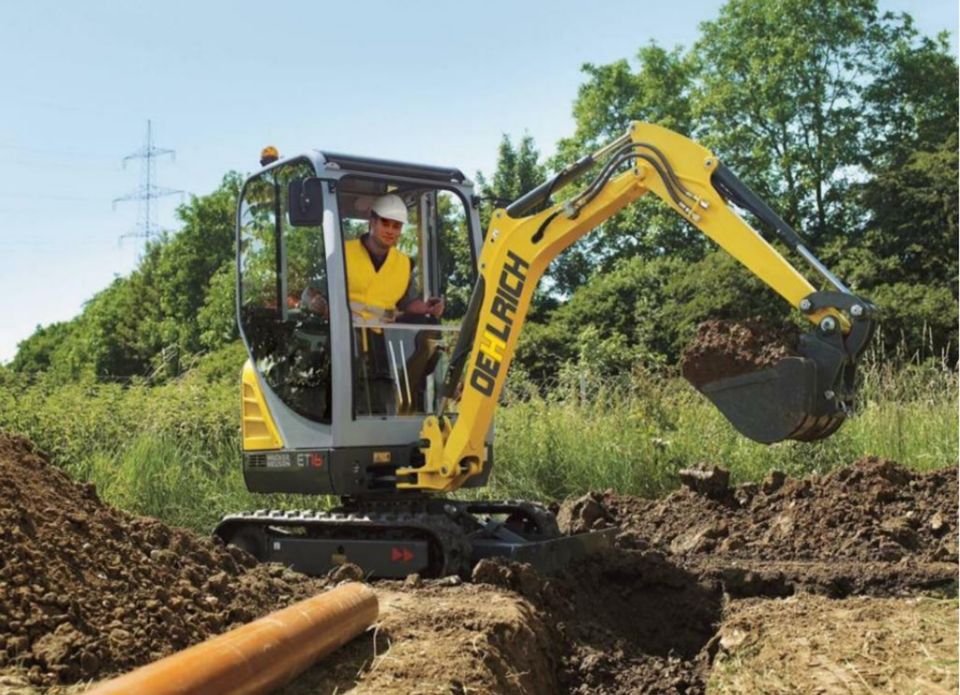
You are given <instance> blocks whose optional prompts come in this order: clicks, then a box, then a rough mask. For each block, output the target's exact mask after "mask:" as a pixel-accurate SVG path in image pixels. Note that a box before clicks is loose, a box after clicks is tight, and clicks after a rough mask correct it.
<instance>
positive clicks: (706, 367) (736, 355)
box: [680, 318, 800, 389]
mask: <svg viewBox="0 0 960 695" xmlns="http://www.w3.org/2000/svg"><path fill="white" fill-rule="evenodd" d="M799 342H800V329H799V328H797V327H796V326H795V325H793V324H772V323H770V322H769V321H766V320H764V319H760V318H756V319H748V320H746V321H724V320H711V321H705V322H704V323H701V324H700V325H699V326H698V327H697V334H696V336H695V337H694V339H693V340H692V341H691V342H690V344H689V345H687V347H686V348H685V349H684V351H683V354H682V355H681V357H680V371H681V373H682V374H683V377H684V378H685V379H686V380H687V381H689V382H690V383H691V384H693V385H694V386H695V387H696V388H698V389H699V388H701V387H702V386H704V385H705V384H708V383H710V382H712V381H717V380H718V379H724V378H729V377H734V376H741V375H743V374H749V373H751V372H756V371H759V370H761V369H765V368H767V367H771V366H773V365H775V364H776V363H777V362H779V361H780V360H782V359H783V358H784V357H792V356H796V355H797V354H798V353H797V346H798V345H799Z"/></svg>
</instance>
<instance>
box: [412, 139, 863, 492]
mask: <svg viewBox="0 0 960 695" xmlns="http://www.w3.org/2000/svg"><path fill="white" fill-rule="evenodd" d="M601 162H602V164H601ZM596 165H599V166H600V173H599V174H598V175H597V177H596V178H595V179H594V180H593V181H592V182H591V183H590V184H588V185H587V186H586V188H584V189H583V190H582V191H581V192H580V193H578V194H577V195H575V196H574V197H573V198H571V199H570V200H567V201H564V202H563V203H560V204H550V202H551V201H550V195H551V194H552V193H554V192H556V190H558V189H559V188H561V187H562V186H564V185H565V184H567V183H569V182H570V181H572V180H573V179H575V178H576V177H577V176H579V175H581V174H582V173H584V172H585V171H587V170H588V169H590V168H591V167H594V166H596ZM647 192H652V193H654V194H656V195H657V196H658V197H659V198H661V199H662V200H663V201H664V202H666V203H667V204H668V205H669V206H670V207H671V208H672V209H673V210H674V211H676V212H677V213H678V214H680V215H681V216H682V217H684V219H686V220H687V221H689V222H690V223H691V224H693V225H695V226H696V227H697V228H699V229H700V230H701V231H702V232H703V233H704V234H706V235H707V236H709V237H710V238H711V239H713V240H714V241H715V242H717V243H718V244H719V245H720V246H721V247H722V248H723V249H724V250H726V251H727V252H728V253H730V254H731V255H732V256H734V257H735V258H736V259H737V260H739V261H740V262H741V263H742V264H743V265H745V266H746V267H747V268H748V269H749V270H750V271H751V272H752V273H754V274H755V275H757V276H758V277H759V278H760V279H761V280H763V281H764V282H765V283H766V284H767V285H768V286H769V287H771V288H772V289H773V290H775V291H776V292H777V293H779V294H780V295H781V296H782V297H783V298H784V299H786V300H787V301H788V302H789V303H790V304H791V305H792V306H794V307H797V308H799V309H801V310H802V311H804V313H805V314H806V315H807V317H808V319H809V320H810V321H811V322H813V323H814V324H817V325H818V326H819V329H818V330H819V331H820V332H821V333H822V335H821V336H820V339H821V342H823V344H824V346H825V347H822V349H823V350H833V351H834V352H835V353H836V355H828V357H829V359H831V360H833V362H835V363H836V370H840V369H841V368H843V367H846V366H848V363H850V366H852V361H853V359H854V358H855V357H856V356H857V355H858V354H859V351H860V350H862V348H863V346H864V344H865V342H866V340H867V339H868V337H869V334H870V332H871V331H872V325H873V324H872V320H871V319H870V316H871V315H872V306H871V305H869V303H867V302H863V301H862V300H859V299H858V298H856V297H854V296H853V295H851V294H850V293H849V291H848V290H847V289H846V288H845V287H844V286H843V285H842V284H841V283H840V282H839V280H837V279H836V278H835V277H833V276H832V275H831V274H830V273H829V271H827V270H826V269H825V268H824V267H823V266H822V264H820V263H819V261H817V260H816V258H815V257H813V255H812V254H811V253H810V252H809V251H808V250H807V249H806V248H805V247H804V246H803V245H802V244H801V243H800V240H799V237H797V235H796V234H795V233H794V232H793V230H792V229H790V228H789V227H788V226H787V225H786V223H784V222H783V221H782V220H780V218H779V217H777V216H776V214H775V213H773V212H772V211H771V210H770V209H769V208H767V207H766V206H765V205H764V204H763V203H762V201H759V199H757V198H756V196H754V195H753V194H752V193H751V192H750V191H749V189H747V188H746V187H745V186H743V185H742V184H740V182H739V181H738V180H737V179H736V177H734V176H733V175H732V174H731V173H730V172H729V171H727V170H726V169H724V168H723V167H721V166H720V164H719V162H718V160H717V158H716V157H715V156H714V155H713V153H711V152H710V151H709V150H707V149H706V148H704V147H702V146H701V145H699V144H697V143H695V142H693V141H692V140H689V139H688V138H686V137H683V136H682V135H680V134H678V133H674V132H672V131H670V130H667V129H666V128H661V127H659V126H656V125H651V124H644V123H634V124H632V125H631V127H630V130H629V131H628V133H627V134H626V135H624V136H622V137H621V138H619V139H617V140H616V141H614V142H613V143H611V144H609V145H607V146H605V147H603V148H601V149H600V150H598V151H597V152H595V153H594V154H593V155H590V156H587V157H584V158H582V159H580V160H579V161H577V162H575V163H574V164H572V165H570V166H569V167H567V168H566V169H564V170H563V171H561V172H560V173H559V174H557V175H556V176H555V177H554V178H553V179H551V180H550V181H548V182H546V183H545V184H543V185H542V186H539V187H538V188H536V189H534V190H533V191H530V192H529V193H528V194H526V195H524V196H523V197H521V198H520V199H518V200H517V201H515V202H514V203H512V204H511V205H509V206H508V207H507V208H506V209H502V210H497V211H495V212H494V215H493V218H492V221H491V223H490V228H489V230H488V232H487V235H486V237H485V239H484V244H483V247H482V249H481V253H480V258H479V264H478V265H479V277H478V280H477V284H476V286H475V287H474V292H473V295H472V297H471V300H470V304H469V307H468V309H467V313H466V316H465V317H464V320H463V326H462V331H461V334H460V338H459V340H458V343H457V346H456V347H455V348H454V353H453V355H452V356H451V366H450V368H449V369H448V372H447V378H446V381H445V383H444V387H443V391H442V395H443V396H444V397H446V398H449V397H452V396H453V394H455V393H456V392H457V389H458V387H459V386H460V382H461V376H462V389H463V390H462V398H461V401H460V407H459V413H460V414H459V416H458V418H457V420H456V422H455V423H451V422H450V420H449V419H448V418H446V417H445V416H444V415H443V411H442V408H441V410H440V412H439V413H438V415H437V416H436V417H428V418H427V419H426V420H425V421H424V425H423V428H422V430H421V450H422V451H423V452H424V456H425V464H424V465H423V466H421V467H418V468H415V469H414V468H411V469H401V471H399V473H400V474H401V475H409V476H410V477H411V478H412V479H413V482H411V483H400V484H399V487H416V488H421V489H436V490H452V489H457V488H458V487H460V486H461V485H462V484H463V482H464V481H465V480H466V479H467V478H469V477H470V476H472V475H477V474H479V473H480V472H482V470H483V466H484V463H485V457H486V455H485V435H486V433H487V432H488V430H489V427H490V424H491V422H492V420H493V414H494V411H495V409H496V406H497V401H498V398H499V396H500V392H501V390H502V389H503V385H504V382H505V380H506V372H507V369H508V368H509V366H510V362H511V360H512V358H513V355H514V352H515V349H516V344H517V339H518V336H519V333H520V330H521V327H522V325H523V322H524V320H525V318H526V316H527V312H528V310H529V306H530V301H531V299H532V296H533V292H534V289H535V287H536V284H537V282H538V281H539V279H540V277H541V276H542V275H543V273H544V272H545V270H546V268H547V266H548V265H549V264H550V262H551V261H552V260H553V259H554V258H556V256H557V255H558V254H559V253H560V252H561V251H563V250H564V249H566V248H567V247H568V246H570V245H571V244H573V243H574V242H575V241H577V239H579V238H581V237H582V236H583V235H585V234H586V233H587V232H589V231H590V230H592V229H593V228H595V227H596V226H597V225H599V224H601V223H602V222H604V221H605V220H607V219H609V218H610V217H611V216H612V215H614V214H616V213H617V212H619V211H620V210H621V209H622V208H624V207H625V206H627V205H628V204H630V203H631V202H632V201H634V200H636V199H637V198H639V197H640V196H642V195H643V194H645V193H647ZM727 201H730V202H733V203H735V204H737V205H738V206H740V207H742V208H744V209H747V210H749V211H750V212H752V213H753V214H755V215H756V216H757V217H758V218H759V219H760V220H761V221H763V222H764V223H765V224H768V225H770V226H772V227H773V229H774V231H776V233H777V234H778V235H779V236H780V237H781V239H783V240H784V241H785V242H786V243H787V244H788V246H790V248H791V249H793V250H794V251H796V252H797V253H799V254H800V255H801V256H803V257H804V258H805V259H806V260H807V261H808V262H809V263H810V264H811V265H812V266H813V267H814V268H815V269H816V270H817V271H818V272H819V273H820V275H822V276H823V277H824V278H825V279H826V280H827V281H828V282H830V284H831V285H833V288H834V291H833V292H817V291H816V289H815V288H814V286H813V285H812V284H811V283H810V282H808V281H807V280H806V279H805V278H804V277H803V276H802V275H801V274H800V273H799V272H798V271H797V269H796V268H794V267H793V266H792V265H791V264H790V263H788V262H787V261H786V259H784V258H783V256H781V255H780V253H779V252H778V251H777V250H776V249H775V248H774V247H773V246H771V245H770V244H769V243H768V242H767V241H765V240H764V239H763V237H761V236H760V235H759V234H758V233H757V232H756V231H755V230H754V229H753V228H751V227H750V225H749V224H747V223H746V222H745V221H744V220H743V218H741V217H740V216H739V215H738V214H737V212H736V211H735V210H734V209H733V208H732V207H730V206H728V205H727ZM544 205H546V206H547V207H546V209H543V210H541V211H540V212H534V213H532V214H531V211H533V210H536V209H537V208H541V207H543V206H544ZM840 309H844V310H845V311H847V313H848V314H849V315H850V316H854V317H858V319H857V323H858V326H857V327H856V331H854V332H853V333H852V334H851V322H850V320H849V318H848V316H847V315H845V314H844V313H843V312H841V311H840ZM861 319H862V320H861ZM848 334H851V335H850V341H851V344H850V346H848V345H846V344H845V343H844V341H845V340H846V339H847V336H848ZM828 343H829V344H828ZM820 348H821V346H819V345H818V349H820ZM833 362H832V363H831V364H833ZM831 368H832V367H831ZM847 373H848V374H852V369H849V370H847ZM831 378H833V377H831ZM832 388H833V387H832V386H830V387H828V388H827V389H826V390H824V391H821V393H820V394H814V395H815V396H816V397H817V398H821V399H822V398H824V397H829V399H831V400H832V399H834V397H835V394H834V391H833V390H831V389H832ZM824 394H826V395H824ZM840 405H843V404H840ZM798 407H800V408H801V410H802V409H803V408H805V407H807V405H806V404H804V403H801V404H800V405H799V406H798ZM826 424H829V423H819V425H817V426H819V427H821V429H820V430H818V432H823V431H826V430H827V429H829V428H827V427H826ZM834 429H835V427H834ZM829 431H832V430H829ZM811 438H815V437H811Z"/></svg>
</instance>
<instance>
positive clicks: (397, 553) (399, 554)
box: [390, 548, 413, 562]
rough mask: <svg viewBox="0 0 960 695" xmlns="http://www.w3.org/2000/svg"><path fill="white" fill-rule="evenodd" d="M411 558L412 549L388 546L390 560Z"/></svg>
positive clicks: (397, 560)
mask: <svg viewBox="0 0 960 695" xmlns="http://www.w3.org/2000/svg"><path fill="white" fill-rule="evenodd" d="M412 559H413V551H412V550H410V549H409V548H390V561H391V562H410V561H411V560H412Z"/></svg>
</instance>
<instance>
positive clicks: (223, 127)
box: [0, 0, 958, 361]
mask: <svg viewBox="0 0 960 695" xmlns="http://www.w3.org/2000/svg"><path fill="white" fill-rule="evenodd" d="M721 5H722V2H719V1H713V0H689V1H687V2H673V3H654V2H641V1H640V0H634V1H632V2H626V1H622V0H607V1H601V2H586V1H583V2H575V1H573V0H552V1H546V0H544V1H538V2H525V3H524V2H518V1H516V0H514V1H513V2H506V1H503V0H488V1H487V2H485V3H469V4H467V3H460V4H456V5H455V4H453V3H440V2H416V1H412V0H411V1H410V2H406V3H389V2H381V1H372V0H368V1H367V2H364V3H357V4H353V3H332V2H319V1H317V0H313V1H311V2H277V3H262V2H256V3H254V2H246V1H243V0H234V1H232V2H219V1H218V2H197V1H196V0H195V1H194V2H179V1H173V2H166V3H145V2H136V1H133V0H126V1H125V2H119V1H117V2H106V1H97V0H89V1H88V2H84V3H64V2H49V1H47V0H34V1H32V2H29V3H28V2H20V3H15V2H13V1H12V0H2V5H0V8H2V9H0V84H2V85H3V88H4V98H3V105H2V108H0V157H2V158H3V163H4V166H3V167H2V168H0V258H2V259H3V260H2V263H3V271H4V272H2V273H0V311H2V315H3V317H4V320H3V321H2V322H0V361H5V360H8V359H10V358H11V357H12V356H13V355H14V354H15V352H16V344H17V342H18V341H20V340H23V339H24V338H26V337H27V336H29V335H30V334H31V333H32V332H33V330H34V329H35V327H36V326H37V325H38V324H48V323H51V322H54V321H61V320H66V319H69V318H71V317H72V316H74V315H76V314H77V313H79V312H80V310H81V309H82V306H83V303H84V302H85V301H87V300H88V299H90V297H91V296H93V295H94V294H95V293H96V292H97V291H98V290H100V289H102V288H104V287H105V286H106V285H108V284H109V283H110V282H111V280H112V279H113V278H114V277H116V276H118V275H124V274H126V273H128V272H130V270H131V269H132V268H133V267H134V266H135V264H136V261H137V256H138V253H139V251H140V249H141V248H142V240H141V239H135V238H132V239H125V240H124V241H123V242H122V243H121V242H120V237H121V236H122V235H124V234H127V233H130V232H132V231H134V228H135V225H136V221H137V205H136V204H135V203H121V204H120V205H118V206H117V208H116V210H113V208H112V206H111V201H112V200H113V199H114V198H118V197H120V196H123V195H125V194H127V193H130V192H132V191H134V190H136V188H137V187H138V185H139V182H140V172H139V169H138V162H137V161H134V162H131V163H130V164H129V165H128V166H127V168H126V169H124V168H122V167H121V160H122V159H123V157H124V156H126V155H128V154H131V153H133V152H135V151H136V150H138V149H139V148H141V147H142V146H143V141H144V137H145V130H146V121H147V119H148V118H149V119H152V121H153V130H154V140H155V144H156V145H158V146H161V147H168V148H172V149H175V150H176V160H175V161H173V162H171V161H170V160H169V159H168V158H165V159H163V160H162V161H161V162H160V164H159V168H158V174H157V178H156V183H157V184H158V185H160V186H164V187H168V188H176V189H183V190H185V191H186V192H187V193H188V194H191V193H192V194H197V195H202V194H205V193H208V192H209V191H210V190H212V189H213V188H215V187H216V186H217V184H218V183H219V182H220V180H221V178H222V176H223V174H224V173H225V172H227V171H229V170H238V171H241V172H248V171H251V170H253V169H255V168H256V167H257V156H258V153H259V151H260V148H261V147H263V146H264V145H266V144H274V145H276V146H277V147H279V149H280V151H281V153H283V154H285V155H288V154H293V153H295V152H297V151H301V150H306V149H309V148H314V147H316V148H324V149H330V150H334V151H343V152H352V153H356V154H366V155H371V156H380V157H387V158H394V159H407V160H411V161H420V162H426V163H436V164H449V165H454V166H458V167H460V168H461V169H463V170H464V171H465V172H467V173H468V174H469V175H470V176H471V177H472V176H473V174H474V173H475V172H476V171H477V170H481V171H484V172H487V173H489V172H491V171H492V169H493V166H494V163H495V159H496V149H497V145H498V144H499V141H500V138H501V136H502V135H503V134H504V133H507V134H510V135H511V136H519V135H522V134H523V133H524V132H529V133H530V134H531V135H532V136H533V137H534V138H535V140H536V142H537V144H538V146H539V147H540V150H541V152H543V153H544V154H545V155H548V154H550V153H551V152H552V149H553V145H554V143H555V142H556V141H557V140H558V139H559V138H561V137H563V136H565V135H569V134H570V133H571V132H572V130H573V120H572V117H571V105H572V102H573V100H574V98H575V96H576V91H577V86H578V85H579V84H580V83H581V81H582V75H581V73H580V66H581V65H582V64H583V63H584V62H591V63H608V62H611V61H614V60H617V59H620V58H632V56H633V55H634V54H635V52H636V50H637V48H639V47H640V46H641V45H643V44H645V43H647V42H649V41H651V40H655V41H657V42H658V43H659V44H661V45H664V46H667V47H673V46H675V45H685V46H687V45H690V44H691V43H692V42H693V41H694V40H695V39H696V37H697V35H698V29H697V27H698V24H699V23H700V22H701V21H704V20H709V19H713V18H714V17H715V16H716V14H717V10H718V8H719V7H720V6H721ZM881 7H882V8H883V9H890V10H896V11H907V12H909V13H910V14H912V15H913V16H914V18H915V19H916V20H917V24H918V26H919V28H920V29H921V31H923V32H925V33H928V34H933V33H936V32H939V31H941V30H949V31H950V32H951V35H952V36H951V38H952V42H953V45H954V49H956V34H957V21H958V20H957V13H958V10H957V3H956V1H955V0H937V1H936V2H918V1H910V2H907V1H903V2H899V3H895V2H887V1H885V2H881ZM176 202H177V198H175V197H174V198H168V199H166V200H164V201H162V202H160V203H159V214H158V217H157V221H158V222H159V223H160V226H162V227H165V228H167V229H174V228H175V225H176V223H175V218H174V216H173V210H174V207H175V205H176Z"/></svg>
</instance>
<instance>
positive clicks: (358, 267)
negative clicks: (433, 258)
mask: <svg viewBox="0 0 960 695" xmlns="http://www.w3.org/2000/svg"><path fill="white" fill-rule="evenodd" d="M343 251H344V254H345V255H346V259H347V294H348V295H349V297H350V305H351V307H356V306H357V305H366V306H368V307H373V308H376V309H380V310H382V311H386V310H394V309H396V308H397V302H399V301H400V300H401V299H403V296H404V295H405V294H406V292H407V285H409V284H410V258H409V257H408V256H407V255H405V254H404V253H402V252H400V251H397V250H396V249H395V248H391V249H390V250H389V251H388V252H387V258H386V260H385V261H384V262H383V265H381V266H380V270H377V269H376V268H374V267H373V261H372V260H370V254H369V253H368V252H367V249H366V248H364V246H363V242H362V241H360V240H359V239H351V240H350V241H347V242H346V243H344V245H343ZM358 313H360V314H361V315H363V317H364V318H366V319H369V318H373V315H374V313H376V312H366V311H362V310H361V311H359V312H358ZM368 314H369V315H368Z"/></svg>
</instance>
